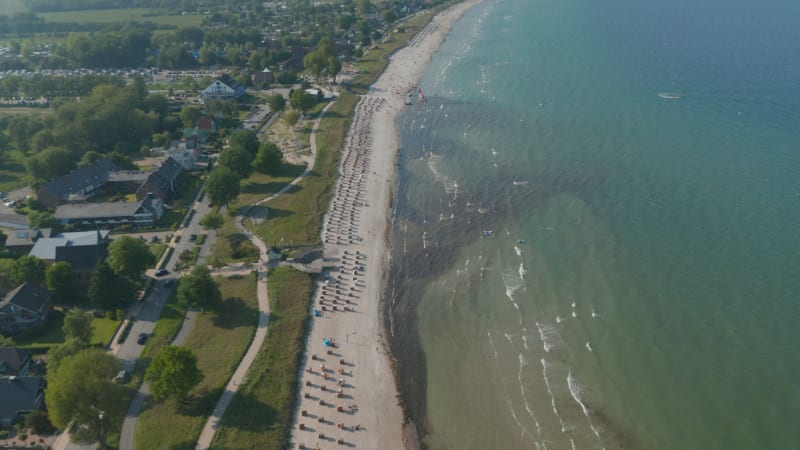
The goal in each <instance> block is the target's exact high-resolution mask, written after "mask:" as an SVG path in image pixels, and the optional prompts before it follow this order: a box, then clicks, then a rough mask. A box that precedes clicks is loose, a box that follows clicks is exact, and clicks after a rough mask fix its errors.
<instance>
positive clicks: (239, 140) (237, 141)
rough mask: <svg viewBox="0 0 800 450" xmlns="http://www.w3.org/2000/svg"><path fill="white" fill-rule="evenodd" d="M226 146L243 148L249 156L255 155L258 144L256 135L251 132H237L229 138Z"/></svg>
mask: <svg viewBox="0 0 800 450" xmlns="http://www.w3.org/2000/svg"><path fill="white" fill-rule="evenodd" d="M228 144H229V145H230V146H231V147H235V146H239V147H244V148H245V149H247V151H248V152H250V154H251V155H255V154H256V152H257V151H258V145H259V144H260V142H259V141H258V135H257V134H256V132H255V131H253V130H237V131H236V132H235V133H233V135H231V138H230V139H229V140H228Z"/></svg>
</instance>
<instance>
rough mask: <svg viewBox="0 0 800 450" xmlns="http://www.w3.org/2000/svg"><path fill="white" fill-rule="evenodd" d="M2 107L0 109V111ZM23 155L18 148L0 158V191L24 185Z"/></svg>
mask: <svg viewBox="0 0 800 450" xmlns="http://www.w3.org/2000/svg"><path fill="white" fill-rule="evenodd" d="M1 112H2V109H0V113H1ZM27 174H28V173H27V171H26V170H25V155H23V154H22V152H20V151H18V150H8V151H6V152H4V153H3V157H2V158H0V191H2V192H8V191H10V190H13V189H16V188H19V187H21V186H24V185H25V177H26V176H27Z"/></svg>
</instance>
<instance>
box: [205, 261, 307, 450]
mask: <svg viewBox="0 0 800 450" xmlns="http://www.w3.org/2000/svg"><path fill="white" fill-rule="evenodd" d="M311 289H312V285H311V278H310V277H309V276H308V275H307V274H305V273H302V272H299V271H297V270H294V269H291V268H288V267H279V268H277V269H275V270H273V271H271V272H270V274H269V300H270V308H271V311H272V314H271V318H270V324H269V333H268V334H267V338H266V340H265V341H264V345H263V346H262V347H261V351H259V353H258V356H256V359H255V361H253V365H252V366H251V367H250V370H249V371H248V373H247V382H246V383H245V384H244V385H242V386H241V388H240V389H239V391H238V392H237V393H236V396H235V397H233V400H232V401H231V404H230V407H229V408H228V411H227V412H226V413H225V416H224V417H223V419H222V427H221V428H220V429H219V430H218V431H217V434H216V436H215V437H214V443H213V445H212V448H215V449H220V450H227V449H259V450H262V449H266V450H272V449H275V450H279V449H284V448H289V445H288V444H289V440H288V436H289V426H290V422H291V420H292V407H293V405H294V403H295V397H296V395H297V389H296V386H295V384H296V382H297V373H298V369H299V366H300V357H301V355H302V351H303V342H304V339H305V334H306V328H307V326H308V317H309V314H308V302H309V299H310V298H311Z"/></svg>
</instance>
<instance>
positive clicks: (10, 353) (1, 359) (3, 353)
mask: <svg viewBox="0 0 800 450" xmlns="http://www.w3.org/2000/svg"><path fill="white" fill-rule="evenodd" d="M32 362H33V358H32V357H31V352H29V351H27V350H22V349H21V348H17V347H0V377H19V376H25V375H28V372H30V367H31V363H32Z"/></svg>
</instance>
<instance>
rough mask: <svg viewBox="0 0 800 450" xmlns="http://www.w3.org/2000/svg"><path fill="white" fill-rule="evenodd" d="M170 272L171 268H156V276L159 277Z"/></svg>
mask: <svg viewBox="0 0 800 450" xmlns="http://www.w3.org/2000/svg"><path fill="white" fill-rule="evenodd" d="M168 273H169V270H167V269H158V270H156V276H157V277H163V276H164V275H166V274H168Z"/></svg>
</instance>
